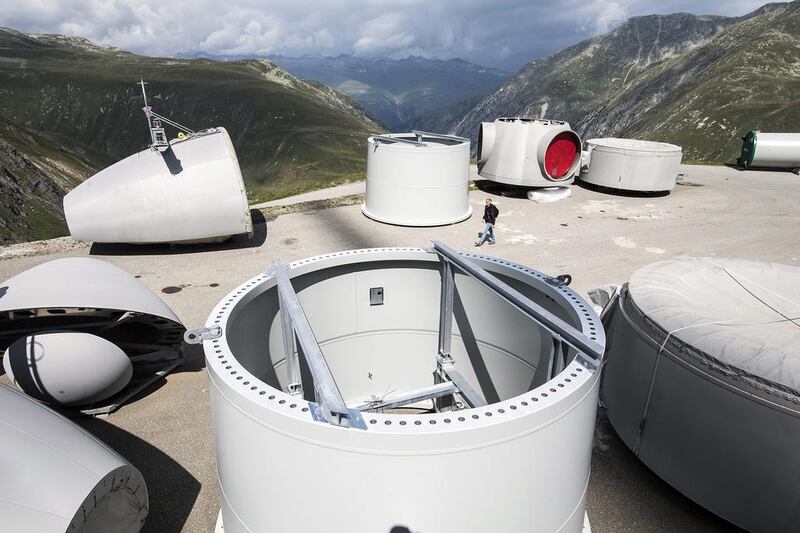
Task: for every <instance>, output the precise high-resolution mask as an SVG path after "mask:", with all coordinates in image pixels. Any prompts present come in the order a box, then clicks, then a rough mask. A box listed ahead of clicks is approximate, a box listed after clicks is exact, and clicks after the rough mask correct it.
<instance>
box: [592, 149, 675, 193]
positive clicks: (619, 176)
mask: <svg viewBox="0 0 800 533" xmlns="http://www.w3.org/2000/svg"><path fill="white" fill-rule="evenodd" d="M586 146H587V151H588V152H589V155H588V159H589V163H588V164H589V169H588V170H587V171H586V172H584V173H583V174H581V176H580V179H581V181H585V182H586V183H591V184H593V185H600V186H602V187H610V188H613V189H623V190H628V191H642V192H651V191H652V192H655V191H671V190H672V189H674V188H675V182H676V180H677V179H678V172H679V170H680V164H681V157H682V154H683V153H682V151H681V147H680V146H676V145H674V144H668V143H660V142H652V141H639V140H635V139H616V138H605V139H589V140H588V141H586Z"/></svg>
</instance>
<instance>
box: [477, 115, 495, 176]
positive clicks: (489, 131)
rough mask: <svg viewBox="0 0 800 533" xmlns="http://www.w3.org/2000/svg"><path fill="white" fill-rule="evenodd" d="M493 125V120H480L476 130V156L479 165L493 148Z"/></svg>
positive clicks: (481, 164) (484, 161)
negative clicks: (478, 127)
mask: <svg viewBox="0 0 800 533" xmlns="http://www.w3.org/2000/svg"><path fill="white" fill-rule="evenodd" d="M494 137H495V126H494V122H481V126H480V129H479V130H478V151H477V153H476V158H477V160H478V165H480V166H481V167H482V166H483V164H484V163H486V160H487V159H488V158H489V154H491V153H492V150H494Z"/></svg>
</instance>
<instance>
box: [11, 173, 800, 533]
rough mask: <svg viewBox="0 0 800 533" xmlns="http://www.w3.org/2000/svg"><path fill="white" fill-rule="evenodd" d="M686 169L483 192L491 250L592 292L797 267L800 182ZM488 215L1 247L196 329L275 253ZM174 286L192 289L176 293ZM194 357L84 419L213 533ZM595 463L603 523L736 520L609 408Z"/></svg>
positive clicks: (418, 241)
mask: <svg viewBox="0 0 800 533" xmlns="http://www.w3.org/2000/svg"><path fill="white" fill-rule="evenodd" d="M683 171H684V172H685V174H686V178H685V180H684V182H683V184H682V185H679V186H678V187H677V188H676V189H675V190H674V191H673V192H672V194H670V195H668V196H630V195H627V196H618V195H614V194H609V193H605V192H600V191H596V190H590V189H586V188H582V187H574V189H573V191H574V194H573V196H572V198H569V199H567V200H564V201H561V202H558V203H554V204H535V203H533V202H531V201H529V200H527V199H524V198H514V197H502V196H499V195H497V194H496V192H491V193H487V192H485V191H481V190H478V191H473V192H472V193H470V200H471V202H472V203H473V205H474V206H475V208H476V213H480V212H481V211H480V207H481V206H482V204H483V199H484V198H485V197H486V196H487V194H491V195H492V196H493V197H494V199H495V202H496V203H497V205H498V206H499V207H500V212H501V214H500V219H499V221H498V225H497V233H498V244H497V245H494V246H489V245H486V246H485V247H484V248H483V249H482V252H484V253H487V254H491V255H496V256H500V257H504V258H507V259H510V260H513V261H517V262H520V263H523V264H526V265H529V266H532V267H535V268H537V269H539V270H542V271H544V272H547V273H550V274H560V273H570V274H572V275H573V277H574V281H573V285H572V286H573V287H574V288H576V289H577V290H578V291H579V292H581V293H583V294H585V292H586V290H587V289H589V288H591V287H595V286H598V285H604V284H607V283H611V282H617V281H624V280H626V279H627V278H628V277H629V276H630V274H631V273H632V272H633V271H634V270H636V269H637V268H638V267H640V266H642V265H645V264H648V263H651V262H653V261H658V260H661V259H666V258H669V257H673V256H677V255H701V256H733V257H744V258H751V259H761V260H767V261H777V262H782V263H788V264H798V259H799V258H800V246H799V245H800V213H799V212H798V209H797V206H798V205H800V178H798V177H797V176H795V175H793V174H791V173H783V172H754V171H750V172H739V171H736V170H733V169H729V168H726V167H699V166H687V167H684V169H683ZM479 218H480V217H479V215H474V216H473V217H472V218H471V219H470V220H467V221H465V222H463V223H460V224H457V225H453V226H446V227H440V228H402V227H397V226H389V225H384V224H379V223H377V222H374V221H371V220H369V219H367V218H365V217H364V216H363V215H362V214H361V212H360V208H359V206H358V205H349V206H345V207H338V208H333V209H326V210H323V211H318V212H309V211H306V212H298V213H292V214H286V215H282V216H280V217H278V218H277V219H275V220H271V221H269V222H268V223H266V229H265V226H264V224H263V222H262V223H261V224H260V225H259V228H258V229H259V231H258V232H257V234H256V236H255V238H254V240H253V241H252V242H242V241H236V242H233V243H227V244H222V245H216V246H204V247H185V248H176V249H170V248H169V247H166V246H158V247H131V246H93V247H91V248H90V247H89V246H85V245H78V246H74V245H70V244H69V243H68V242H66V241H64V240H56V241H53V242H51V243H43V244H40V245H35V246H27V247H23V249H24V250H23V251H22V252H20V251H19V250H20V249H19V248H17V251H16V252H14V253H4V250H2V249H0V279H7V278H8V277H10V276H12V275H14V274H17V273H19V272H21V271H23V270H25V269H27V268H29V267H31V266H34V265H36V264H39V263H42V262H45V261H49V260H51V259H55V258H56V257H62V256H67V255H69V256H81V255H83V256H85V255H88V254H92V255H93V256H95V257H99V258H102V259H105V260H107V261H110V262H112V263H114V264H117V265H119V266H121V267H122V268H124V269H126V270H127V271H129V272H130V273H132V274H134V275H137V276H141V278H140V281H141V282H142V283H144V284H145V285H146V286H148V287H149V288H151V289H152V290H153V291H155V292H156V293H158V294H159V295H160V296H161V297H162V298H163V299H164V300H165V301H166V302H167V303H168V304H169V305H170V306H171V307H172V308H173V309H174V311H175V312H176V313H177V315H178V316H179V317H180V318H181V319H182V320H183V321H184V323H185V324H186V325H187V326H189V327H197V326H200V325H202V324H203V323H204V322H205V319H206V317H207V315H208V313H209V312H210V310H211V308H212V307H213V306H214V305H215V304H216V302H217V301H218V300H220V299H221V298H222V297H223V296H224V295H225V294H226V293H228V292H229V291H230V290H231V289H233V288H234V287H236V286H237V285H239V284H240V283H241V282H243V281H244V280H246V279H248V278H250V277H252V276H254V275H256V274H258V273H260V272H262V271H264V270H266V269H267V267H268V265H269V264H270V261H271V259H272V258H273V257H280V258H282V259H284V260H294V259H299V258H303V257H308V256H313V255H317V254H322V253H326V252H332V251H337V250H343V249H352V248H364V247H376V246H397V245H409V246H411V245H422V246H427V245H429V243H430V240H431V239H441V240H443V241H445V242H447V243H448V244H450V245H451V246H453V247H456V248H461V249H472V241H473V240H474V239H475V236H476V233H477V231H478V230H479V228H480V225H481V224H480V220H479ZM25 254H32V255H25ZM2 258H5V259H2ZM65 282H68V281H66V280H65ZM217 284H218V285H217ZM165 287H177V288H180V291H178V292H173V293H172V294H165V293H162V289H163V288H165ZM187 354H188V356H189V359H190V364H189V365H188V367H187V368H186V369H184V371H182V372H179V373H176V374H173V375H171V376H169V378H168V380H167V381H166V383H164V384H163V385H162V386H161V387H160V388H159V389H158V390H155V391H152V392H151V393H149V394H147V395H146V396H144V397H142V398H139V399H137V400H136V401H134V402H133V403H131V404H129V405H127V406H125V407H123V408H122V409H121V410H119V411H118V412H116V413H114V414H112V415H111V416H109V417H107V418H98V419H83V420H81V421H80V423H81V424H82V425H83V426H84V427H86V428H88V429H89V430H90V431H92V432H94V433H95V434H97V435H98V436H99V437H100V438H101V439H103V440H104V441H106V442H107V443H109V444H110V445H111V446H112V447H113V448H114V449H116V450H118V451H119V452H120V453H121V454H122V455H124V456H125V457H127V458H128V459H129V460H130V461H131V462H132V463H133V464H135V465H136V466H137V467H138V468H139V469H140V470H141V471H142V472H143V474H144V476H145V478H146V480H147V484H148V488H149V490H150V502H151V513H150V517H149V519H148V522H147V526H146V530H147V531H150V532H176V531H192V532H194V531H199V532H207V531H211V530H212V528H213V524H214V520H215V517H216V514H217V511H218V508H219V496H218V489H217V476H216V470H215V469H216V466H215V461H214V444H213V436H212V426H211V418H210V412H209V399H208V392H207V377H206V372H205V369H204V364H203V360H202V355H201V354H200V352H199V351H198V350H197V349H196V347H187ZM592 466H593V471H592V477H591V481H590V486H589V506H588V512H589V516H590V519H591V521H592V528H593V530H594V531H595V532H599V533H605V532H615V533H620V532H628V531H630V532H634V531H636V532H638V531H656V532H675V531H728V530H733V528H732V527H731V526H729V525H728V524H726V523H725V522H724V521H722V520H720V519H718V518H716V517H714V516H713V515H710V514H709V513H707V512H705V511H704V510H702V509H700V508H699V507H698V506H696V505H694V504H693V503H692V502H690V501H688V500H687V499H685V498H684V497H682V496H681V495H680V494H678V493H677V492H676V491H674V490H672V489H671V488H670V487H669V486H667V485H666V484H665V483H663V482H662V481H661V480H660V479H659V478H657V477H656V476H655V475H654V474H652V473H651V472H650V471H649V470H648V469H647V468H645V467H644V466H642V465H641V464H640V463H639V462H638V460H637V459H636V458H635V457H634V456H633V455H632V454H631V453H630V452H629V451H628V450H627V448H625V446H624V445H623V444H622V443H621V441H620V440H619V438H617V436H616V435H615V433H614V431H613V429H612V428H611V427H610V425H609V424H608V421H607V419H606V418H605V416H603V414H602V413H600V414H599V415H598V423H597V429H596V432H595V446H594V453H593V463H592ZM267 481H269V480H267Z"/></svg>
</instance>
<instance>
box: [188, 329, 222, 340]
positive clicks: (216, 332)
mask: <svg viewBox="0 0 800 533" xmlns="http://www.w3.org/2000/svg"><path fill="white" fill-rule="evenodd" d="M221 336H222V328H221V327H219V326H214V327H211V328H197V329H190V330H187V331H186V333H184V334H183V340H184V341H186V344H202V343H203V341H210V340H212V339H218V338H220V337H221Z"/></svg>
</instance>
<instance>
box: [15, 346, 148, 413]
mask: <svg viewBox="0 0 800 533" xmlns="http://www.w3.org/2000/svg"><path fill="white" fill-rule="evenodd" d="M3 368H4V369H5V371H6V373H7V374H8V377H9V379H11V382H12V383H13V384H14V385H15V386H16V387H17V388H18V389H20V390H21V391H23V392H25V393H26V394H28V395H29V396H32V397H34V398H36V399H37V400H40V401H43V402H45V403H52V404H58V405H87V404H90V403H94V402H97V401H101V400H105V399H106V398H109V397H111V396H113V395H114V394H116V393H118V392H119V391H121V390H122V389H124V388H125V386H126V385H127V384H128V382H130V380H131V376H132V375H133V365H132V364H131V360H130V359H129V358H128V356H127V355H125V352H123V351H122V350H121V349H119V348H118V347H117V346H116V345H115V344H113V343H111V342H109V341H107V340H106V339H103V338H101V337H97V336H95V335H91V334H89V333H81V332H72V331H70V332H45V333H40V334H36V335H29V336H25V337H21V338H19V339H17V340H16V341H14V342H13V343H12V344H11V346H9V347H8V349H6V351H5V354H3Z"/></svg>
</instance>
